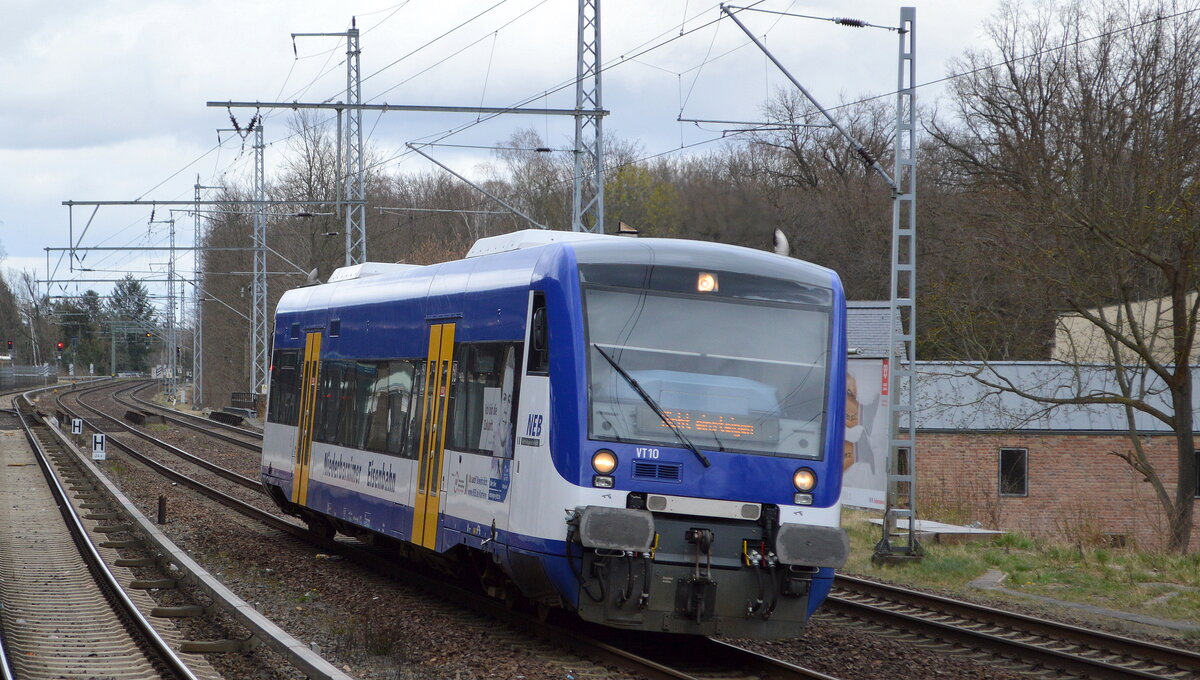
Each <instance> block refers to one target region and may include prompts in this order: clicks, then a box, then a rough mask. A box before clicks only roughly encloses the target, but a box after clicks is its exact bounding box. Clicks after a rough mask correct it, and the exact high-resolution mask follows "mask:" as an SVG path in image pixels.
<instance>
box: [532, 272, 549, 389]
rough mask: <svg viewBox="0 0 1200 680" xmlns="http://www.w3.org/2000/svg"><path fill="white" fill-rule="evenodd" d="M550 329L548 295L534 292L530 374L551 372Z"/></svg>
mask: <svg viewBox="0 0 1200 680" xmlns="http://www.w3.org/2000/svg"><path fill="white" fill-rule="evenodd" d="M549 337H550V327H549V326H548V325H547V322H546V294H545V293H540V292H534V294H533V309H532V311H531V312H530V314H529V360H528V363H527V365H528V366H529V373H531V374H537V375H546V373H547V372H548V371H549V370H550V343H549V340H548V339H549Z"/></svg>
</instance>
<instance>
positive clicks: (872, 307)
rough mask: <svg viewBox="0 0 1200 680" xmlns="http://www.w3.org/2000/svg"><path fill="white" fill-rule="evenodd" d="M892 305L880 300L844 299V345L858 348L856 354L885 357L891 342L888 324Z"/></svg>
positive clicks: (890, 318)
mask: <svg viewBox="0 0 1200 680" xmlns="http://www.w3.org/2000/svg"><path fill="white" fill-rule="evenodd" d="M891 320H892V306H891V303H889V302H888V301H887V300H883V301H882V302H873V301H867V302H851V301H849V300H847V301H846V345H847V346H848V347H850V348H851V349H857V350H859V354H858V355H857V356H861V357H886V356H887V355H888V349H889V346H890V343H891V336H890V334H889V333H888V325H889V324H890V323H891Z"/></svg>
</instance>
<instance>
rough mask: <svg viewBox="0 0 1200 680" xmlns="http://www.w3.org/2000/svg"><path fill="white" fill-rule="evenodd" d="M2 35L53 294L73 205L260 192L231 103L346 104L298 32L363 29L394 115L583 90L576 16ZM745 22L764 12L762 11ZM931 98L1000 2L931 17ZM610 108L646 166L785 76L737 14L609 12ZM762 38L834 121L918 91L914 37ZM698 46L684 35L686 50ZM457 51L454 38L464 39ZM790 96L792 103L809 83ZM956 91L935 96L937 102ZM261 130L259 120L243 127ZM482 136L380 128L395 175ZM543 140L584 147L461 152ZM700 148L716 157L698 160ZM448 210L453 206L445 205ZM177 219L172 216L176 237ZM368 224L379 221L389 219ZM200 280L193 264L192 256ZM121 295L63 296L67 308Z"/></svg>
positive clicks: (1, 167) (49, 22) (860, 5)
mask: <svg viewBox="0 0 1200 680" xmlns="http://www.w3.org/2000/svg"><path fill="white" fill-rule="evenodd" d="M4 2H5V11H4V20H3V22H0V82H3V83H5V84H6V87H5V88H4V89H3V91H0V246H2V247H3V249H4V251H5V253H6V254H7V259H6V260H5V261H4V263H3V267H4V268H5V269H6V270H9V271H11V270H13V269H31V270H33V271H34V272H35V273H36V275H37V276H38V277H39V278H46V253H45V251H44V248H46V247H56V248H61V247H65V246H67V245H68V242H69V237H68V209H67V208H66V207H64V206H62V202H63V201H65V200H75V201H88V200H132V199H157V200H184V199H191V197H192V195H193V185H194V184H195V182H196V180H197V177H199V179H200V182H201V183H203V184H220V183H221V182H223V181H238V182H246V181H247V178H248V176H249V172H250V169H251V166H250V165H249V155H250V154H249V151H248V149H247V152H246V153H242V152H241V147H242V144H241V140H240V139H238V138H237V137H236V136H233V135H226V136H225V138H224V142H223V143H221V144H218V135H217V132H216V130H217V128H228V127H230V120H229V117H228V113H227V112H226V111H225V110H224V109H217V108H207V107H206V106H205V102H207V101H209V100H230V99H232V100H257V101H292V100H299V101H323V100H332V101H339V100H342V99H343V98H344V94H345V83H346V71H345V61H344V60H345V44H344V40H342V39H339V38H331V37H321V38H298V39H296V41H295V51H293V40H292V38H291V35H290V34H291V33H294V32H330V33H334V32H339V31H345V30H346V29H347V28H348V27H349V25H350V19H351V16H356V17H357V26H358V28H359V29H360V31H361V32H362V37H361V45H362V73H363V76H364V78H365V80H364V81H363V85H362V89H363V99H364V101H370V102H372V103H382V102H387V103H391V104H423V105H460V106H479V105H483V106H508V105H512V104H516V103H520V102H525V101H529V104H528V105H529V106H541V107H554V108H569V107H572V106H574V89H573V88H572V87H566V88H562V89H559V88H561V87H562V86H563V85H565V84H567V83H569V82H570V81H571V79H573V77H574V75H575V64H576V58H575V40H576V7H577V3H576V2H575V1H574V0H470V1H468V0H436V1H434V0H409V1H408V2H396V1H395V0H347V1H344V2H328V1H318V0H254V1H253V2H232V1H230V0H187V1H181V0H156V1H155V2H145V0H56V1H55V2H50V3H47V2H44V1H43V0H4ZM742 4H750V0H747V1H746V2H744V3H742ZM906 4H913V5H915V6H916V7H917V23H916V27H917V30H916V43H915V44H916V48H917V70H918V76H917V82H918V83H924V82H927V81H932V80H936V79H939V78H941V77H943V76H945V75H946V73H947V70H948V62H949V60H951V59H953V58H955V57H958V56H960V55H961V54H962V53H963V51H964V50H967V49H970V48H972V47H975V46H979V45H981V44H983V28H982V24H983V22H984V21H985V20H986V19H987V18H988V17H989V16H990V14H991V12H992V11H993V9H994V6H995V0H980V1H978V2H976V1H964V0H916V1H915V2H909V3H906ZM758 7H759V8H763V9H770V10H777V11H791V12H796V13H803V14H809V15H814V16H820V17H833V16H849V17H853V18H856V19H862V20H865V21H868V22H871V23H873V24H880V25H887V26H894V25H896V24H897V22H898V19H899V13H900V9H899V8H900V3H894V2H885V1H882V0H859V1H858V2H854V3H848V2H844V1H843V2H825V1H816V0H809V1H801V0H796V1H789V0H765V1H764V2H762V3H760V4H759V5H758ZM601 11H602V38H603V40H602V46H601V57H602V61H603V62H604V63H605V64H606V65H613V67H612V68H610V69H608V70H606V71H605V72H604V74H603V99H604V101H603V104H604V107H605V108H606V109H609V110H610V111H611V112H612V114H611V115H610V116H609V117H608V118H607V119H606V122H605V132H606V134H610V135H616V136H617V137H620V138H622V139H626V140H631V141H635V142H636V143H637V144H638V145H639V146H640V148H641V150H642V151H644V152H645V154H646V155H650V154H655V153H661V152H667V151H671V150H672V149H676V150H678V149H680V147H681V146H685V147H689V148H688V149H684V150H679V151H678V153H696V152H703V151H705V150H707V149H711V148H717V144H701V142H705V141H706V140H712V139H716V138H719V136H720V126H716V125H706V126H703V127H697V126H695V125H692V124H680V123H678V122H676V119H677V117H680V116H681V115H682V117H684V118H701V119H728V120H747V121H752V120H760V119H761V118H762V115H761V113H760V110H761V106H762V104H763V102H764V101H765V100H766V99H768V98H769V97H770V95H771V94H772V93H773V92H774V91H776V90H777V89H778V88H780V87H782V86H784V85H785V80H784V78H783V76H782V75H781V74H780V73H779V72H778V71H777V70H776V69H775V68H774V67H773V66H771V65H770V64H769V63H768V62H767V61H766V58H765V57H764V55H763V54H762V53H761V52H760V51H759V50H758V49H757V48H756V47H754V46H753V44H750V43H749V40H748V39H747V38H746V36H745V34H744V33H742V32H741V31H740V30H739V29H738V28H737V26H736V25H734V24H733V23H732V22H731V21H729V20H728V19H724V20H722V21H719V22H716V23H713V24H711V25H708V26H705V24H709V23H710V22H713V21H714V20H716V19H718V18H719V17H720V12H719V10H718V6H717V4H715V3H710V2H705V1H703V0H654V1H653V2H646V1H642V2H637V1H635V0H603V2H602V9H601ZM740 17H741V18H742V20H743V21H744V22H745V23H746V24H747V25H748V26H749V27H750V28H751V30H753V31H754V32H755V33H756V34H757V35H760V36H761V35H764V34H765V36H766V38H765V41H766V44H767V46H768V48H770V49H771V50H772V51H773V52H774V53H775V54H776V55H777V56H778V57H779V58H780V59H781V61H783V63H784V64H785V65H786V66H787V67H788V68H789V69H790V70H791V71H792V73H793V74H794V75H795V76H796V77H797V78H799V79H800V81H801V82H802V83H803V84H804V85H805V87H806V88H808V89H809V90H810V91H811V92H812V93H813V94H814V96H815V97H816V98H817V99H818V100H820V101H821V102H822V103H823V104H825V105H827V106H832V105H835V104H837V103H838V102H839V100H841V99H843V98H845V99H850V98H857V97H859V96H862V95H873V94H881V93H887V92H891V91H892V90H894V88H895V85H896V56H897V38H896V35H895V34H894V33H891V32H886V31H883V30H875V29H853V28H846V27H841V26H838V25H835V24H832V23H829V22H822V21H813V20H805V19H796V18H786V17H779V16H775V15H770V14H764V13H751V12H746V13H743V14H741V15H740ZM681 32H683V33H684V35H682V36H681V35H680V33H681ZM443 34H445V35H444V37H443ZM789 87H790V86H789ZM940 91H941V90H940V88H938V87H931V88H923V89H922V90H921V91H920V93H919V95H918V100H919V102H920V103H922V104H927V103H930V102H931V100H932V98H934V97H936V96H937V94H939V93H940ZM234 113H235V115H236V116H237V117H238V121H239V123H241V124H245V123H246V121H248V120H249V118H250V117H251V115H252V114H253V112H252V111H249V110H238V111H235V112H234ZM264 113H265V114H266V119H265V121H266V122H265V128H264V129H265V137H266V140H267V143H268V145H269V146H268V151H267V155H266V169H267V173H268V175H270V174H271V173H272V168H273V167H278V164H279V162H280V160H281V158H282V157H283V154H285V153H286V145H287V142H286V137H287V135H288V134H289V131H288V128H289V118H290V116H291V113H290V112H286V111H275V112H264ZM474 119H475V116H473V115H470V114H441V115H436V116H435V115H424V114H421V115H418V114H407V113H386V114H382V115H380V114H366V115H364V122H363V128H364V132H365V133H369V142H368V143H369V145H370V146H371V147H372V148H373V149H374V150H375V151H376V152H377V153H379V154H381V155H382V157H384V158H387V159H391V160H389V161H388V163H387V164H386V170H387V171H388V172H407V171H417V170H428V169H431V168H433V167H434V166H432V165H431V164H429V162H428V161H426V160H425V159H423V158H420V157H419V156H415V155H413V154H411V153H410V154H405V153H404V150H405V146H404V145H405V143H406V142H409V141H428V140H430V139H432V138H433V137H434V136H440V135H439V133H441V132H444V131H447V130H450V129H452V128H456V127H459V126H462V125H463V124H464V123H468V122H470V121H472V120H474ZM522 127H529V128H533V129H535V130H537V131H538V133H539V134H541V135H542V136H543V137H544V138H545V139H546V141H547V143H548V144H549V145H550V146H552V147H555V148H564V147H568V146H570V144H571V143H572V138H573V129H574V128H573V122H572V120H571V119H570V118H566V117H548V116H503V117H500V118H497V119H495V120H491V121H488V122H485V123H482V124H479V125H475V126H473V127H470V128H469V129H467V130H464V131H462V132H459V133H457V134H455V135H453V136H451V137H448V138H446V139H445V140H443V141H444V143H446V144H459V145H466V146H484V147H486V146H493V145H495V144H496V143H498V142H501V141H503V140H505V139H507V138H508V137H509V136H510V135H511V134H512V133H513V132H514V131H515V130H517V129H519V128H522ZM693 145H694V146H693ZM429 152H430V153H431V154H433V155H434V156H436V157H437V158H438V159H439V160H441V161H443V162H445V163H447V164H449V165H451V166H452V167H454V168H455V169H456V170H459V171H461V172H463V173H465V174H472V173H474V172H476V171H477V167H478V165H479V164H480V163H481V162H484V161H486V160H487V159H488V158H489V154H490V152H489V151H487V150H485V149H472V148H454V147H437V148H433V149H429ZM426 207H436V206H426ZM169 216H170V214H169V213H167V212H166V210H164V209H159V211H158V212H157V213H156V215H155V219H156V220H161V219H166V218H168V217H169ZM175 217H176V219H177V220H179V224H178V229H179V231H180V236H179V242H180V243H181V244H187V243H190V240H191V233H192V222H191V217H190V216H188V215H186V214H183V213H178V214H175ZM89 218H91V224H90V226H89V227H88V231H87V233H86V235H85V236H84V238H83V239H82V242H81V245H84V246H107V247H121V248H129V249H133V248H136V247H138V246H146V245H164V244H165V242H166V238H167V229H168V225H166V224H150V223H149V220H150V209H149V208H143V207H123V208H109V207H105V208H101V209H100V210H99V211H98V212H97V213H96V215H95V216H94V218H92V215H91V209H90V208H79V207H77V208H75V213H74V224H75V233H76V237H77V238H78V235H79V233H80V231H81V230H82V228H83V225H85V224H87V223H88V221H89ZM368 221H370V216H369V215H368ZM57 260H58V254H57V253H52V254H51V271H52V272H55V271H56V272H57V273H55V277H56V278H66V277H67V276H75V277H79V278H83V277H85V276H86V277H90V278H116V277H119V276H120V273H121V272H122V271H134V272H135V273H136V274H137V275H138V277H139V278H142V279H144V280H147V281H148V282H152V281H153V280H154V279H155V278H162V274H161V272H162V271H164V266H163V261H164V260H165V257H164V256H163V255H161V254H156V255H154V256H150V257H147V256H144V255H138V254H136V253H135V252H134V251H132V250H130V251H127V252H121V253H99V252H95V253H92V254H90V255H88V256H87V260H86V264H85V266H87V267H88V268H93V269H97V270H112V271H111V272H101V271H97V272H94V273H84V274H81V273H78V272H76V273H75V274H73V275H71V274H68V272H67V270H66V265H65V264H63V265H62V266H56V263H57ZM179 262H180V263H179V265H178V266H180V267H188V266H190V262H191V258H190V256H188V257H184V258H181V259H180V261H179ZM87 288H94V289H97V290H101V291H105V290H107V288H108V286H107V285H105V284H102V283H80V284H72V285H63V284H58V285H55V286H54V288H53V289H52V294H73V293H75V292H77V291H82V290H84V289H87Z"/></svg>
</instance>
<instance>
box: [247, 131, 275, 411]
mask: <svg viewBox="0 0 1200 680" xmlns="http://www.w3.org/2000/svg"><path fill="white" fill-rule="evenodd" d="M263 152H264V144H263V126H262V123H261V122H256V124H255V125H254V200H255V203H254V231H253V238H252V239H251V244H250V245H251V248H252V249H253V252H252V253H251V256H252V257H253V258H254V268H253V273H252V279H251V289H252V291H253V296H252V299H251V302H250V347H251V351H250V392H251V393H253V394H256V395H258V394H264V393H265V388H266V385H267V374H268V372H269V371H270V367H271V364H270V361H271V358H270V346H271V339H270V337H268V335H267V333H268V332H269V327H270V324H269V323H268V319H269V318H270V316H269V315H268V313H267V213H266V205H265V204H264V203H263V202H264V201H266V199H267V179H266V172H265V170H264V168H263Z"/></svg>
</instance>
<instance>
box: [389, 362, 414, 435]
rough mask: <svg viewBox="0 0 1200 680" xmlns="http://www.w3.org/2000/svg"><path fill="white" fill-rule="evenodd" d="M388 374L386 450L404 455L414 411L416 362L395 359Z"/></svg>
mask: <svg viewBox="0 0 1200 680" xmlns="http://www.w3.org/2000/svg"><path fill="white" fill-rule="evenodd" d="M389 368H390V371H389V372H390V375H389V376H388V428H387V440H386V441H385V442H384V444H385V450H386V451H387V452H388V453H390V454H393V455H397V456H399V455H404V441H405V439H407V437H405V434H406V433H407V430H408V424H409V414H410V413H411V412H412V401H413V391H414V390H413V378H414V374H415V371H414V362H412V361H393V362H391V363H390V367H389Z"/></svg>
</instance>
